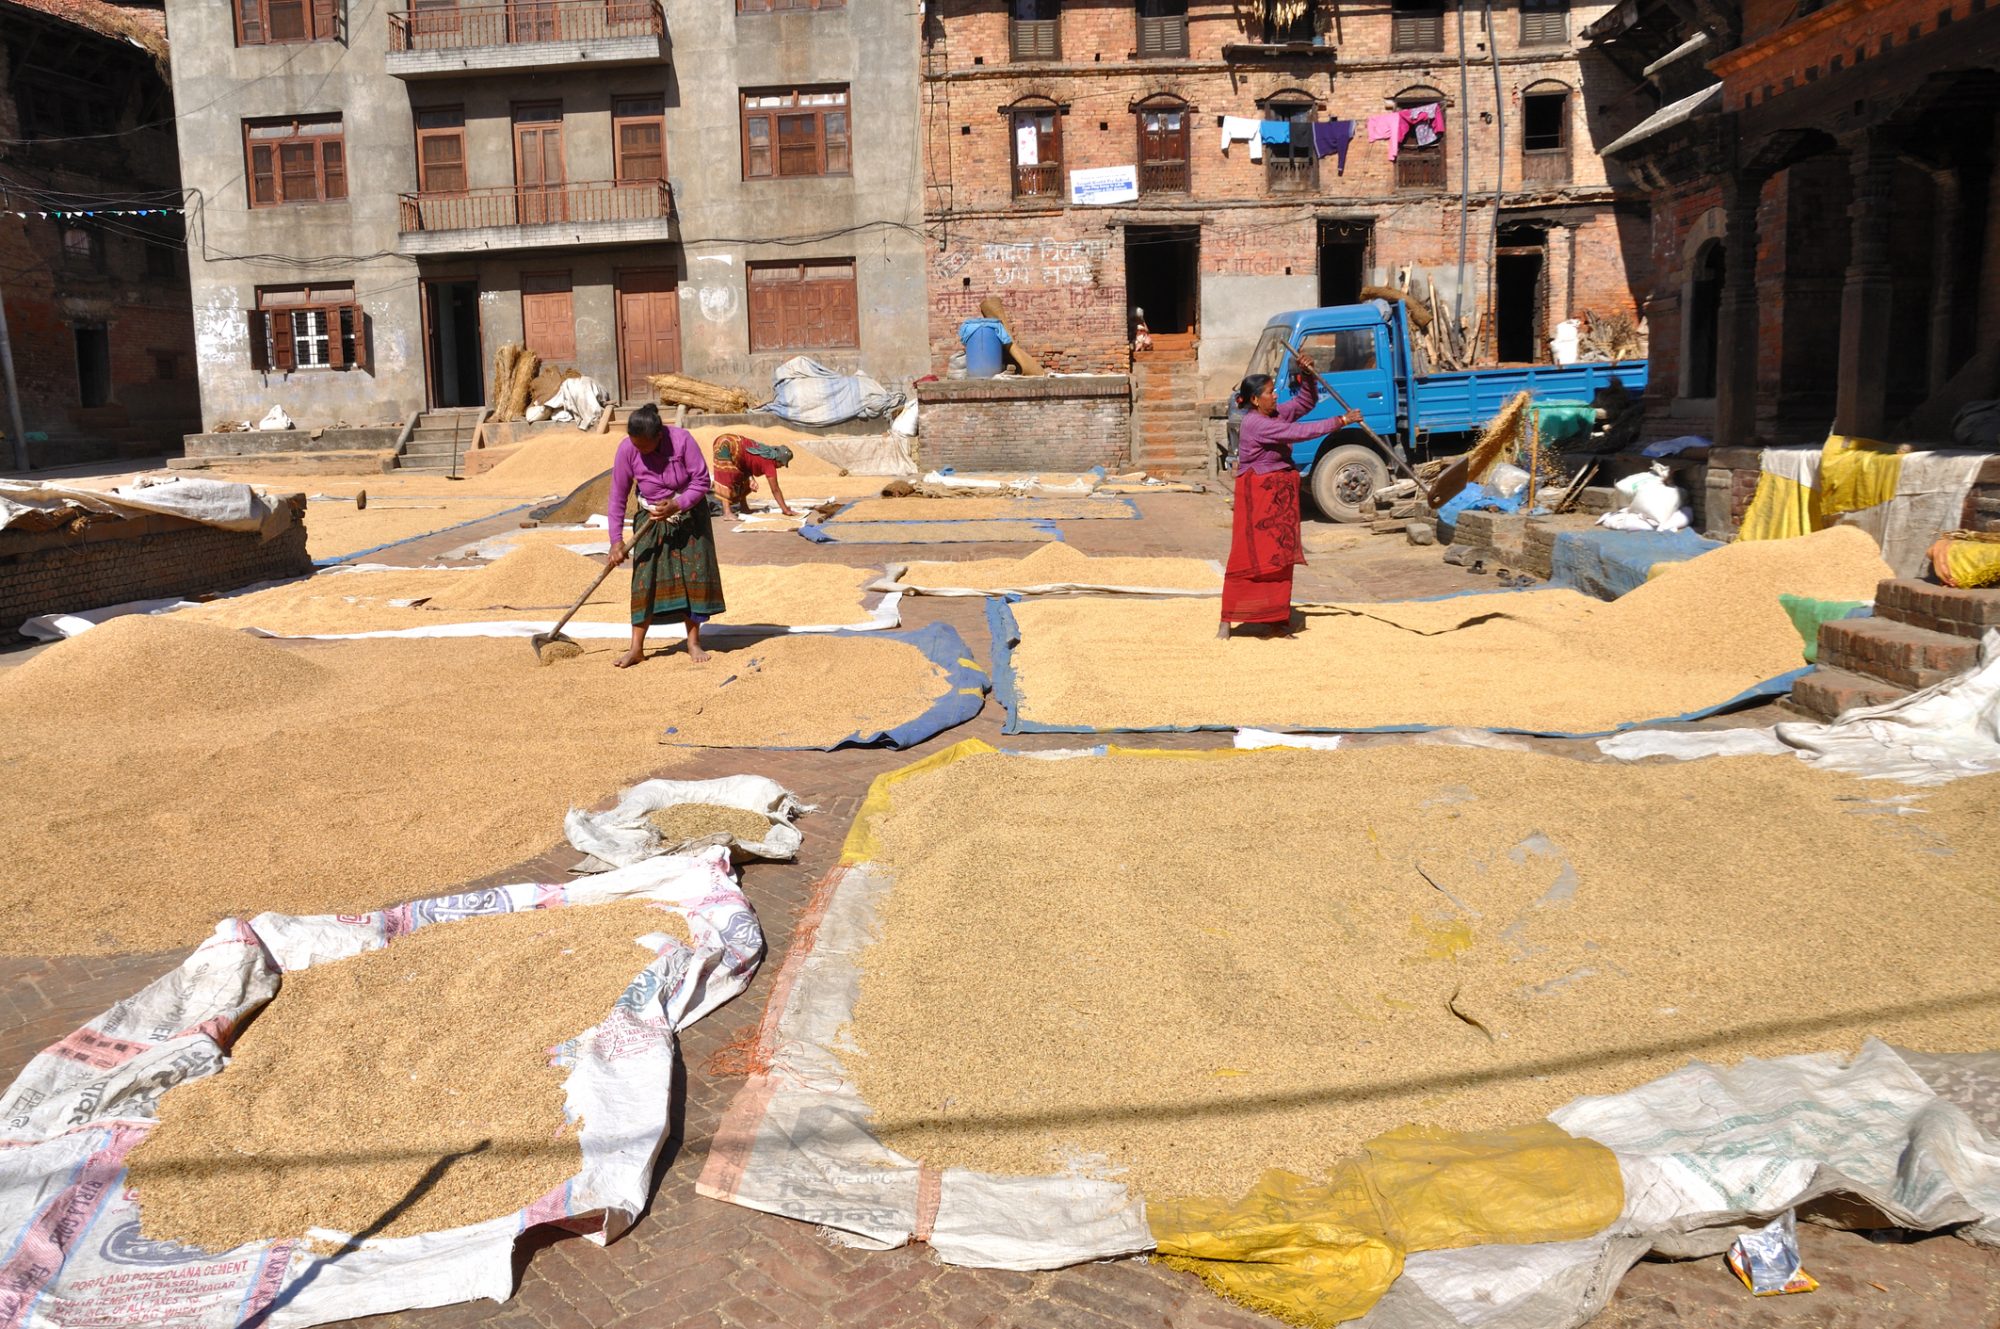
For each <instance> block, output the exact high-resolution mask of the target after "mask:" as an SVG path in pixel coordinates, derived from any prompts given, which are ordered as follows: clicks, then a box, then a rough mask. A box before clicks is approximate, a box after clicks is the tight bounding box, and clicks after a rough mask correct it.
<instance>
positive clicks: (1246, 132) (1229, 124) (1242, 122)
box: [1222, 115, 1264, 162]
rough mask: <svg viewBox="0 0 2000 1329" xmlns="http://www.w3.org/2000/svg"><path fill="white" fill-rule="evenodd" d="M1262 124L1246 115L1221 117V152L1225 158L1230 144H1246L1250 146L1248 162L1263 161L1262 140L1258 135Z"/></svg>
mask: <svg viewBox="0 0 2000 1329" xmlns="http://www.w3.org/2000/svg"><path fill="white" fill-rule="evenodd" d="M1262 123H1263V122H1262V121H1260V120H1253V119H1251V118H1250V117H1249V116H1247V115H1225V116H1223V117H1222V151H1223V154H1224V155H1225V156H1226V155H1228V152H1229V145H1230V144H1231V143H1239V142H1247V143H1249V145H1250V160H1251V161H1253V162H1258V161H1262V160H1264V140H1263V138H1262V137H1260V135H1259V133H1258V126H1259V125H1260V124H1262Z"/></svg>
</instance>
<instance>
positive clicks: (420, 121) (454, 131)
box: [410, 106, 472, 195]
mask: <svg viewBox="0 0 2000 1329" xmlns="http://www.w3.org/2000/svg"><path fill="white" fill-rule="evenodd" d="M427 115H455V116H457V117H458V123H457V124H455V125H445V126H434V127H431V128H425V127H424V117H425V116H427ZM410 120H411V123H412V124H414V125H415V126H416V135H417V192H418V193H419V194H432V195H452V194H464V193H466V192H468V191H469V190H470V189H471V188H472V174H471V170H470V168H469V166H468V165H467V162H466V144H465V108H464V107H463V106H422V107H418V108H417V109H416V110H415V112H414V113H413V114H412V115H411V117H410ZM434 139H436V140H445V139H456V140H457V141H458V163H457V165H458V175H459V185H458V188H456V189H438V188H435V187H433V185H432V181H431V163H430V162H429V161H427V160H426V159H425V156H424V145H425V144H427V143H429V142H431V141H432V140H434Z"/></svg>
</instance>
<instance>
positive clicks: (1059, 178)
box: [1003, 101, 1065, 204]
mask: <svg viewBox="0 0 2000 1329" xmlns="http://www.w3.org/2000/svg"><path fill="white" fill-rule="evenodd" d="M1063 111H1064V108H1063V107H1062V106H1061V105H1060V104H1059V103H1056V102H1049V101H1029V102H1016V103H1014V104H1013V105H1012V106H1009V107H1006V108H1005V109H1004V111H1003V114H1005V116H1006V117H1007V163H1008V167H1009V169H1008V172H1007V178H1008V181H1009V185H1010V190H1011V193H1012V195H1013V197H1014V198H1016V199H1018V200H1025V201H1029V202H1033V203H1048V202H1054V203H1058V204H1060V203H1062V202H1063V201H1064V199H1065V193H1064V190H1063V132H1062V122H1063ZM1028 116H1032V117H1034V118H1035V119H1037V120H1039V119H1041V118H1042V117H1043V116H1047V117H1048V119H1049V128H1047V129H1043V128H1042V127H1041V126H1040V125H1036V126H1035V157H1036V161H1035V164H1034V165H1033V166H1023V165H1022V164H1021V150H1020V139H1019V137H1018V136H1019V134H1020V132H1021V121H1022V119H1023V117H1028ZM1042 167H1054V168H1055V170H1054V175H1055V181H1054V183H1053V185H1051V187H1050V188H1049V189H1048V190H1046V191H1035V190H1026V189H1023V188H1022V187H1021V184H1022V180H1023V177H1022V175H1021V172H1022V171H1024V170H1040V169H1041V168H1042Z"/></svg>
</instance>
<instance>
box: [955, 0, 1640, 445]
mask: <svg viewBox="0 0 2000 1329" xmlns="http://www.w3.org/2000/svg"><path fill="white" fill-rule="evenodd" d="M1605 8H1606V7H1605V6H1603V5H1599V4H1588V5H1585V4H1578V5H1571V4H1569V3H1567V0H1515V2H1514V3H1509V4H1507V5H1505V6H1504V7H1502V6H1488V7H1485V8H1476V7H1473V6H1470V5H1467V6H1464V7H1462V8H1448V7H1446V6H1444V5H1443V4H1442V3H1431V2H1427V0H1362V2H1361V3H1359V4H1339V5H1336V4H1333V3H1331V2H1330V0H1260V2H1259V3H1256V4H1248V5H1245V4H1233V3H1230V4H1225V3H1222V2H1221V0H941V4H940V5H939V7H938V8H937V10H936V12H935V13H934V15H933V16H932V18H931V20H930V22H929V24H928V26H927V27H926V30H925V67H924V117H925V131H926V134H927V138H928V145H929V146H928V148H927V151H926V153H925V172H926V175H925V186H926V191H927V192H926V200H925V205H926V215H927V217H928V219H929V221H930V223H931V225H932V227H933V229H934V231H935V232H936V236H935V241H934V243H933V246H932V252H931V354H932V358H933V363H934V366H938V365H942V364H943V363H944V360H945V357H946V356H948V355H949V354H950V353H951V352H952V351H953V350H954V349H956V345H957V336H956V332H957V328H958V325H959V323H960V321H961V320H962V319H964V318H967V317H969V316H971V315H973V314H975V313H976V312H977V309H978V305H979V304H980V302H981V300H982V299H983V298H985V297H987V296H993V295H998V296H1001V297H1002V298H1003V299H1004V300H1005V301H1006V304H1007V307H1008V311H1009V313H1010V316H1011V317H1012V319H1013V322H1014V327H1015V331H1016V332H1017V334H1018V335H1019V336H1020V338H1021V340H1022V341H1023V342H1024V343H1025V344H1026V345H1027V346H1029V347H1030V348H1031V349H1032V350H1033V351H1034V352H1035V353H1036V354H1037V355H1039V356H1041V357H1043V358H1044V359H1045V360H1046V361H1048V362H1049V363H1050V364H1051V365H1052V366H1054V367H1057V368H1061V369H1065V370H1073V371H1095V372H1115V373H1123V372H1125V371H1126V370H1127V369H1128V368H1130V367H1132V364H1133V359H1132V355H1131V352H1130V349H1129V348H1130V346H1131V338H1132V335H1133V332H1134V322H1133V314H1132V311H1133V309H1134V307H1135V306H1137V307H1143V308H1144V310H1145V317H1146V321H1147V324H1148V326H1149V328H1150V330H1151V332H1152V334H1153V341H1154V344H1155V348H1156V349H1155V351H1154V352H1153V353H1152V354H1151V355H1150V356H1141V357H1140V363H1141V367H1142V369H1143V370H1144V372H1143V373H1142V375H1141V377H1142V378H1155V379H1157V378H1160V377H1161V376H1163V375H1172V374H1174V370H1173V369H1172V367H1171V366H1170V362H1171V361H1172V360H1173V359H1175V358H1179V359H1181V360H1182V361H1184V362H1185V363H1186V366H1187V367H1186V368H1183V369H1182V370H1181V371H1180V372H1179V374H1178V376H1177V377H1173V378H1172V380H1171V381H1170V382H1167V383H1162V384H1157V385H1156V387H1157V388H1158V392H1159V395H1160V396H1161V398H1162V400H1165V399H1171V398H1181V399H1187V398H1192V397H1196V396H1200V397H1206V398H1214V397H1219V396H1220V395H1221V394H1223V393H1224V392H1226V391H1227V389H1228V388H1229V387H1230V386H1232V385H1233V384H1234V382H1235V380H1236V378H1237V377H1238V376H1239V375H1240V374H1241V373H1242V372H1243V368H1244V365H1245V362H1246V361H1247V359H1248V357H1249V352H1250V350H1251V348H1252V345H1253V344H1254V341H1255V338H1256V334H1257V331H1258V329H1259V328H1260V327H1261V326H1262V324H1263V323H1264V321H1265V320H1266V319H1267V318H1268V317H1269V316H1270V315H1271V314H1273V313H1276V312H1279V311H1282V310H1286V309H1295V308H1300V307H1307V306H1313V305H1318V304H1322V303H1339V302H1346V301H1352V300H1354V299H1357V298H1358V297H1359V295H1360V292H1361V289H1362V288H1363V287H1364V286H1367V285H1370V284H1377V283H1383V284H1387V283H1392V282H1393V281H1394V280H1395V278H1396V276H1397V274H1398V273H1399V271H1400V270H1401V269H1403V268H1404V267H1409V268H1411V269H1413V270H1414V274H1415V276H1416V278H1417V289H1418V290H1419V291H1420V292H1421V291H1426V290H1428V289H1430V288H1431V286H1432V285H1433V284H1434V286H1435V289H1436V292H1437V294H1438V296H1439V299H1440V301H1441V303H1442V304H1443V305H1444V307H1445V308H1447V309H1449V310H1451V311H1453V312H1454V314H1457V313H1463V314H1464V315H1465V317H1466V318H1467V319H1468V320H1469V321H1470V322H1471V323H1472V325H1473V326H1474V328H1475V329H1476V330H1478V331H1479V332H1480V333H1481V335H1482V337H1483V343H1484V346H1485V350H1486V354H1485V356H1484V357H1483V358H1486V359H1488V360H1492V359H1499V360H1509V361H1526V360H1538V359H1546V358H1548V338H1549V336H1550V335H1551V334H1552V332H1553V331H1554V327H1555V325H1556V324H1557V323H1558V322H1560V321H1561V320H1563V319H1565V318H1569V317H1571V316H1575V315H1580V314H1582V313H1584V312H1585V311H1588V312H1590V313H1592V314H1593V315H1596V316H1599V317H1609V316H1611V315H1615V314H1628V315H1629V314H1631V313H1632V312H1633V311H1634V309H1635V305H1636V299H1637V296H1638V295H1639V294H1643V293H1644V292H1645V291H1646V289H1647V286H1648V280H1649V279H1648V273H1647V264H1648V261H1649V257H1650V255H1649V253H1648V245H1647V236H1648V231H1647V221H1646V209H1645V203H1644V198H1643V195H1641V194H1640V193H1639V192H1638V191H1636V190H1635V189H1633V188H1632V187H1631V186H1630V184H1629V182H1628V181H1627V179H1626V177H1625V174H1624V172H1623V171H1622V169H1619V168H1616V167H1613V168H1611V169H1609V170H1607V168H1606V166H1605V164H1604V163H1603V161H1602V160H1601V159H1600V158H1599V156H1598V153H1597V151H1596V149H1597V148H1598V147H1599V146H1601V145H1603V144H1606V143H1609V142H1610V141H1611V140H1612V139H1614V138H1616V137H1617V136H1618V135H1620V134H1622V133H1624V132H1625V131H1626V130H1627V129H1629V128H1631V127H1632V126H1633V125H1634V124H1635V123H1637V121H1639V120H1640V119H1642V118H1643V117H1644V116H1645V115H1646V113H1647V112H1648V111H1649V110H1651V109H1652V108H1651V105H1650V104H1649V103H1638V102H1634V101H1633V100H1632V99H1631V98H1630V97H1629V95H1628V94H1629V91H1630V88H1629V84H1628V83H1626V82H1625V81H1624V80H1623V79H1622V78H1621V77H1620V76H1619V75H1618V74H1617V72H1616V71H1615V69H1614V68H1613V66H1611V64H1610V63H1609V62H1608V61H1606V60H1605V59H1603V58H1602V57H1600V56H1598V55H1595V54H1591V53H1587V52H1581V51H1579V50H1578V49H1577V47H1576V45H1575V42H1574V33H1575V31H1576V30H1577V29H1578V28H1580V27H1581V26H1582V25H1584V24H1586V23H1589V22H1590V21H1592V20H1594V19H1595V18H1596V17H1597V16H1598V15H1600V14H1602V13H1603V12H1604V11H1605ZM1424 105H1437V106H1440V107H1441V108H1442V112H1443V117H1444V128H1443V132H1442V134H1440V135H1438V136H1437V139H1436V141H1435V142H1431V143H1428V144H1420V143H1419V142H1417V141H1416V138H1415V137H1413V138H1412V139H1411V140H1410V141H1408V142H1406V143H1405V144H1404V145H1403V147H1402V151H1401V152H1400V153H1399V155H1398V156H1397V157H1396V158H1395V159H1394V160H1392V159H1391V158H1390V156H1389V153H1388V147H1389V144H1388V143H1387V142H1386V141H1371V140H1370V138H1369V134H1368V129H1367V122H1368V120H1369V119H1370V117H1374V116H1381V115H1384V114H1393V113H1395V112H1396V111H1397V110H1399V109H1404V108H1412V107H1418V106H1424ZM1236 118H1244V119H1248V120H1250V121H1254V122H1259V123H1260V124H1261V123H1270V122H1304V123H1310V122H1313V121H1328V120H1345V121H1349V122H1351V123H1352V124H1353V127H1354V139H1353V141H1352V143H1351V145H1350V147H1349V149H1348V151H1347V154H1346V157H1345V159H1344V163H1343V161H1342V160H1341V159H1340V158H1339V157H1337V156H1328V157H1326V158H1324V159H1317V158H1316V157H1315V156H1314V154H1313V153H1311V152H1310V151H1304V152H1301V151H1299V150H1297V149H1295V148H1293V147H1292V146H1290V145H1289V144H1287V145H1283V146H1280V145H1277V144H1272V145H1269V146H1268V147H1263V146H1261V145H1259V146H1253V144H1251V143H1249V142H1245V141H1241V140H1237V141H1230V138H1231V129H1232V128H1240V126H1236V125H1235V124H1234V121H1235V120H1236ZM1226 122H1228V125H1227V127H1226ZM1259 132H1261V131H1259ZM1080 182H1081V183H1083V184H1084V185H1085V186H1086V187H1088V186H1089V185H1091V184H1093V183H1099V182H1110V185H1111V188H1110V192H1108V193H1105V194H1100V195H1098V197H1102V198H1106V199H1108V200H1111V201H1109V202H1107V203H1105V204H1104V205H1101V206H1099V205H1092V204H1091V203H1088V202H1082V201H1079V200H1080V199H1081V198H1082V196H1081V195H1077V194H1075V193H1074V190H1075V187H1076V185H1077V184H1078V183H1080ZM1461 255H1462V256H1463V257H1462V261H1461ZM1135 396H1136V398H1137V404H1136V405H1135V411H1137V412H1138V413H1139V414H1140V415H1142V416H1143V415H1144V413H1145V400H1144V399H1145V396H1146V392H1145V384H1143V383H1135ZM1188 427H1189V426H1188V425H1187V423H1186V422H1183V424H1182V425H1181V426H1180V432H1182V433H1184V432H1185V431H1186V429H1187V428H1188ZM1144 434H1145V426H1144V424H1143V422H1141V423H1138V424H1135V440H1136V441H1137V442H1136V447H1137V454H1138V455H1136V456H1135V457H1134V460H1135V461H1137V462H1140V463H1141V464H1145V463H1147V462H1149V461H1151V462H1156V463H1160V464H1167V463H1170V462H1172V461H1175V460H1179V461H1182V462H1186V461H1190V460H1192V457H1191V456H1189V455H1187V454H1188V446H1189V445H1188V443H1187V442H1186V440H1185V439H1180V438H1177V437H1176V436H1175V434H1176V431H1173V430H1169V431H1167V432H1166V434H1165V435H1163V436H1162V437H1161V438H1160V439H1159V441H1158V445H1159V451H1158V452H1157V453H1154V454H1151V455H1149V451H1148V445H1147V443H1146V440H1145V438H1144ZM1197 446H1198V445H1197Z"/></svg>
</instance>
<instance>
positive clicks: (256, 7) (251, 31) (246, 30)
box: [236, 0, 264, 46]
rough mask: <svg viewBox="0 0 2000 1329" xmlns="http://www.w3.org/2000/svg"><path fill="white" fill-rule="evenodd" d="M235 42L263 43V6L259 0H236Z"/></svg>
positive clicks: (259, 44) (252, 44)
mask: <svg viewBox="0 0 2000 1329" xmlns="http://www.w3.org/2000/svg"><path fill="white" fill-rule="evenodd" d="M236 44H237V45H238V46H262V45H263V44H264V7H263V5H262V4H261V3H259V0H236Z"/></svg>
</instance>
